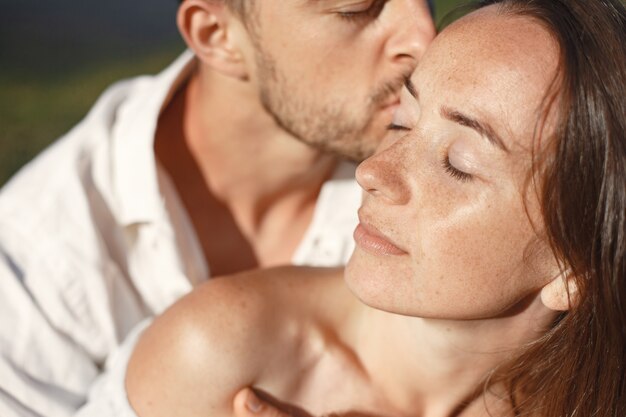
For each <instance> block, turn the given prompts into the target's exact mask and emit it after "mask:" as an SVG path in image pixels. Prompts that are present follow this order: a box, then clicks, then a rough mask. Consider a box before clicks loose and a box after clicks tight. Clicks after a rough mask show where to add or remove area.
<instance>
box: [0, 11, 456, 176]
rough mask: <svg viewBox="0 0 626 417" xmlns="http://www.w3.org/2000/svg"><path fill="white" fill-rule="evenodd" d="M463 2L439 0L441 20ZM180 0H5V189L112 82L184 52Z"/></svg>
mask: <svg viewBox="0 0 626 417" xmlns="http://www.w3.org/2000/svg"><path fill="white" fill-rule="evenodd" d="M461 2H462V0H435V4H436V12H437V13H436V18H437V19H440V18H441V17H442V16H443V15H445V14H446V13H447V12H448V11H449V10H451V9H452V8H454V7H455V6H456V5H458V4H459V3H461ZM177 5H178V2H177V1H176V0H126V1H122V0H108V1H107V0H104V1H103V0H98V1H96V0H0V186H1V185H2V184H3V183H4V182H5V181H6V180H7V179H8V178H9V177H10V176H11V175H12V174H13V173H14V172H15V171H17V170H18V169H19V167H21V166H22V165H23V164H24V163H26V162H28V161H29V160H30V159H32V157H33V156H34V155H36V154H37V153H38V152H39V151H40V150H41V149H43V148H44V147H45V146H46V145H48V144H49V143H50V142H52V141H54V140H55V139H57V138H58V137H59V136H60V135H62V134H63V133H64V132H66V131H67V130H68V129H70V128H71V127H72V126H73V125H74V124H76V123H77V122H78V121H79V120H80V119H81V117H83V115H84V114H85V113H86V112H87V111H88V109H89V107H90V106H91V104H93V102H94V101H95V100H96V98H97V97H98V95H99V94H100V93H101V92H102V91H103V90H104V89H105V88H106V86H107V85H109V84H111V83H112V82H114V81H116V80H119V79H121V78H126V77H129V76H133V75H138V74H143V73H156V72H158V71H159V70H160V69H162V68H163V67H165V66H166V65H167V64H168V63H169V62H171V61H172V60H173V59H174V58H175V57H176V56H177V55H178V54H179V53H180V52H181V51H182V50H183V49H184V46H183V43H182V41H181V40H180V38H179V36H178V32H177V29H176V24H175V13H176V8H177Z"/></svg>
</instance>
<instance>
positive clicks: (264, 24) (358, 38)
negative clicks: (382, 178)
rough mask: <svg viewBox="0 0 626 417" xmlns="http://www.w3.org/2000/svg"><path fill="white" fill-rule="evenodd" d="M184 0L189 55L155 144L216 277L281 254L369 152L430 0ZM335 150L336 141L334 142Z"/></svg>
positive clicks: (412, 56)
mask: <svg viewBox="0 0 626 417" xmlns="http://www.w3.org/2000/svg"><path fill="white" fill-rule="evenodd" d="M226 3H227V2H222V1H213V0H210V1H209V0H185V1H184V2H182V3H181V5H180V6H179V11H178V25H179V28H180V31H181V33H182V35H183V37H184V39H185V41H186V42H187V45H188V46H189V47H190V48H191V49H192V50H193V51H194V53H195V55H196V58H197V63H198V65H197V67H196V69H195V71H194V72H193V74H191V77H190V79H189V81H188V82H187V84H185V85H184V86H183V88H181V90H180V91H179V92H178V93H177V94H176V95H175V96H174V97H173V99H172V101H171V102H170V103H169V104H168V105H167V106H166V107H165V108H164V109H163V112H162V114H161V116H160V119H159V123H158V126H157V132H156V143H155V148H156V154H157V157H158V159H159V162H160V164H161V165H162V166H163V168H165V170H166V171H167V173H168V174H169V176H170V178H171V179H172V181H173V182H174V185H175V186H176V189H177V190H178V193H179V195H180V196H181V199H182V200H183V204H184V206H185V209H186V211H187V213H188V214H189V216H190V218H191V221H192V223H193V226H194V229H195V231H196V234H197V236H198V239H199V241H200V244H201V246H202V249H203V252H204V255H205V258H206V260H207V261H208V264H209V265H210V270H211V274H212V275H224V274H231V273H235V272H238V271H242V270H247V269H251V268H256V267H268V266H275V265H283V264H286V263H289V262H290V261H291V259H292V258H293V255H294V253H295V251H296V249H297V247H298V244H299V243H300V242H301V241H302V239H303V236H304V234H305V233H306V230H307V228H308V227H309V225H310V222H311V220H312V216H313V212H314V210H315V207H316V202H317V197H318V194H319V190H320V188H321V186H322V184H323V183H324V182H325V181H326V180H328V178H329V177H330V176H332V175H333V172H334V169H335V167H336V166H337V164H338V162H339V158H338V157H345V158H348V159H355V160H361V159H363V158H364V157H366V156H369V155H371V154H372V153H373V151H374V149H375V147H376V146H377V145H378V143H380V140H381V139H382V137H383V136H384V133H385V127H386V125H387V124H388V123H389V122H390V121H391V117H392V111H393V108H394V106H396V105H397V101H398V95H399V91H400V87H401V84H402V80H403V78H404V77H405V76H406V75H407V74H409V73H410V72H411V71H412V70H413V69H414V68H415V66H416V65H417V62H418V61H419V59H420V57H421V55H422V54H423V52H424V50H425V48H426V46H427V45H428V44H429V43H430V41H431V40H432V39H433V38H434V35H435V29H434V26H433V22H432V18H431V16H430V14H429V12H428V7H427V3H426V0H316V1H313V0H307V1H302V0H262V1H261V0H259V1H255V2H253V5H252V6H251V7H252V10H250V11H249V14H247V15H246V17H245V18H243V20H242V17H241V16H239V15H238V14H237V13H234V12H233V11H232V10H230V9H229V8H228V7H227V6H226V5H225V4H226ZM328 151H330V152H328Z"/></svg>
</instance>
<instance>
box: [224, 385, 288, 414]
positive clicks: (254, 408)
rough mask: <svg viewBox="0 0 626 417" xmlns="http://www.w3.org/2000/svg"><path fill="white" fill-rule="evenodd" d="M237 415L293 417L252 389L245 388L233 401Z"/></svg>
mask: <svg viewBox="0 0 626 417" xmlns="http://www.w3.org/2000/svg"><path fill="white" fill-rule="evenodd" d="M233 408H234V410H235V417H293V416H292V415H291V414H288V413H286V412H283V411H280V410H279V409H278V408H275V407H274V406H273V405H271V404H269V403H267V402H265V401H263V400H261V399H260V398H259V397H258V396H257V395H256V394H255V393H254V391H253V390H252V389H250V388H244V389H242V390H241V391H239V392H238V393H237V395H235V399H234V401H233Z"/></svg>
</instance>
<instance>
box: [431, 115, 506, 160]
mask: <svg viewBox="0 0 626 417" xmlns="http://www.w3.org/2000/svg"><path fill="white" fill-rule="evenodd" d="M441 115H442V116H443V117H444V118H446V119H448V120H451V121H453V122H456V123H458V124H460V125H462V126H466V127H469V128H470V129H473V130H475V131H476V132H478V134H480V135H481V136H482V137H484V138H485V139H487V140H488V141H489V142H490V143H491V144H492V145H495V146H497V147H498V148H500V149H501V150H503V151H504V152H507V153H508V152H509V149H508V148H507V147H506V145H505V144H504V141H503V140H502V138H500V136H499V135H498V134H497V133H496V131H495V130H494V129H493V128H492V127H491V126H490V125H489V123H486V122H480V121H479V120H477V119H475V118H473V117H470V116H468V115H466V114H463V113H461V112H460V111H458V110H455V109H452V108H450V107H447V106H443V107H442V108H441Z"/></svg>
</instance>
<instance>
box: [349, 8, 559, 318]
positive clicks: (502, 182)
mask: <svg viewBox="0 0 626 417" xmlns="http://www.w3.org/2000/svg"><path fill="white" fill-rule="evenodd" d="M557 60H558V50H557V44H556V42H555V41H554V40H553V39H552V38H551V37H550V35H549V32H548V31H547V30H546V29H544V28H543V27H542V26H541V25H540V24H539V23H537V22H535V21H533V20H531V19H530V18H526V17H515V16H507V15H502V14H498V12H497V9H495V8H494V7H493V6H491V7H488V8H485V9H482V10H480V11H478V12H475V13H473V14H471V15H470V16H467V17H465V18H464V19H462V20H461V21H459V22H457V23H455V24H454V25H452V26H451V27H449V28H448V29H446V30H445V31H444V32H443V33H442V34H441V35H440V36H439V37H438V38H437V39H436V40H435V42H434V44H433V45H432V46H431V47H430V49H429V50H428V51H427V53H426V55H425V56H424V58H423V60H422V62H421V63H420V65H419V67H418V68H417V70H416V71H415V73H414V74H413V75H412V77H411V79H410V82H408V83H407V88H405V89H404V91H403V93H402V98H401V100H402V104H401V106H400V109H399V110H398V112H397V114H396V116H395V119H394V124H395V125H396V126H397V127H396V128H395V130H391V131H390V132H389V134H388V136H387V138H386V139H385V141H384V142H383V144H382V145H381V147H380V149H379V150H378V152H377V154H376V155H375V156H373V157H371V158H370V159H368V160H366V161H365V162H364V163H363V164H361V166H359V168H358V171H357V179H358V181H359V183H360V184H361V186H362V187H363V189H364V190H365V191H366V192H365V196H364V201H363V205H362V207H361V209H360V211H359V217H360V221H361V224H360V225H359V227H358V228H357V230H356V231H355V240H356V243H357V247H356V250H355V252H354V255H353V256H352V259H351V260H350V262H349V264H348V268H347V271H346V280H347V282H348V285H349V286H350V288H351V289H352V291H353V292H354V293H355V294H356V295H357V296H358V297H359V298H360V299H361V300H362V301H364V302H365V303H366V304H369V305H371V306H373V307H376V308H380V309H382V310H387V311H392V312H396V313H401V314H409V315H416V316H421V317H432V318H447V319H473V318H487V317H495V316H500V315H505V314H508V313H510V312H512V311H513V310H514V309H515V308H518V307H520V305H522V304H523V303H525V302H528V301H530V300H532V299H533V298H534V297H535V296H537V293H538V290H539V289H540V288H541V287H542V286H544V285H545V284H547V282H548V281H549V280H550V279H551V278H553V277H554V275H555V274H556V264H555V262H554V259H553V257H552V255H551V253H550V251H549V250H548V249H547V245H546V244H545V243H544V242H543V241H542V240H541V239H539V238H538V236H539V235H540V234H541V232H542V223H541V221H540V217H539V215H538V213H539V210H538V202H537V198H536V193H535V191H533V189H532V183H530V184H529V183H528V182H527V179H528V175H529V169H530V166H531V155H532V146H535V145H534V144H535V143H536V142H534V141H533V135H534V130H535V127H536V126H537V121H538V117H539V116H540V115H541V113H542V111H541V110H540V109H541V108H542V100H543V99H544V97H545V94H546V91H547V89H548V87H549V85H550V83H551V81H552V79H553V77H554V75H555V73H556V67H557ZM548 121H549V119H548ZM545 126H546V127H545V128H543V129H541V130H540V133H542V136H545V135H546V131H547V130H548V129H549V127H547V126H549V123H546V124H545ZM530 219H532V220H533V222H532V223H531V220H530Z"/></svg>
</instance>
